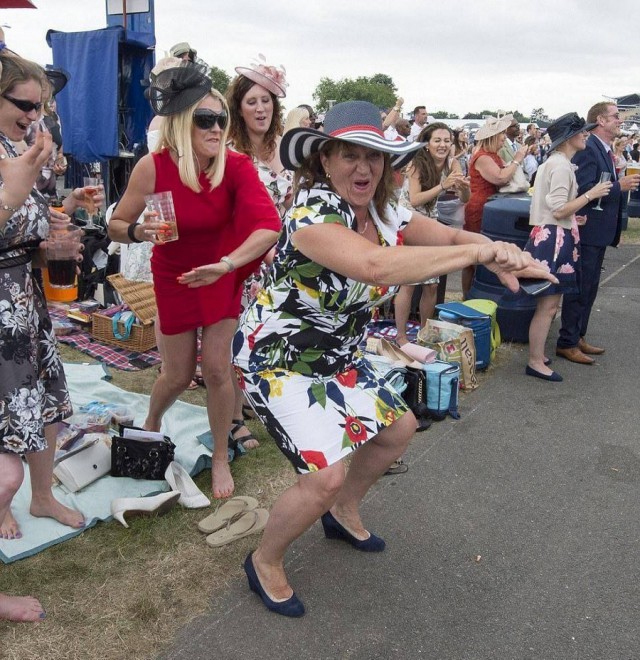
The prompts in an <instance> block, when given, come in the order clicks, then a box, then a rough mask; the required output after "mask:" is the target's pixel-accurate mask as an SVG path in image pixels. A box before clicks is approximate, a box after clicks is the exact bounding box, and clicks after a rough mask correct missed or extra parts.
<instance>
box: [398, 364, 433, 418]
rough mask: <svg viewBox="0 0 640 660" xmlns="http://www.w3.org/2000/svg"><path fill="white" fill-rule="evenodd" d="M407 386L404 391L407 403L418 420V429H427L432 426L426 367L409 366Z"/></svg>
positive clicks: (406, 378)
mask: <svg viewBox="0 0 640 660" xmlns="http://www.w3.org/2000/svg"><path fill="white" fill-rule="evenodd" d="M405 381H406V383H407V387H406V389H405V390H404V392H403V393H402V397H403V398H404V400H405V403H406V404H407V405H408V406H409V408H411V412H412V413H413V414H414V415H415V417H416V420H417V421H418V429H417V430H418V431H426V430H427V429H428V428H429V427H430V426H431V420H430V419H429V411H428V410H427V376H426V374H425V372H424V369H416V368H414V367H407V373H406V375H405Z"/></svg>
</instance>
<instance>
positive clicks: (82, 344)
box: [49, 305, 161, 371]
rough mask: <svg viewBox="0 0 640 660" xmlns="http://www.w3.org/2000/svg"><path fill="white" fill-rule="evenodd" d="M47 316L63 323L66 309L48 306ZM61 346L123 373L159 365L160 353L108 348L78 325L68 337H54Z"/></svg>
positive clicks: (152, 350)
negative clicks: (84, 354) (70, 348)
mask: <svg viewBox="0 0 640 660" xmlns="http://www.w3.org/2000/svg"><path fill="white" fill-rule="evenodd" d="M49 314H50V316H51V320H52V321H65V320H67V316H66V307H61V306H57V305H49ZM56 338H57V340H58V341H59V342H60V343H62V344H67V346H71V347H72V348H75V349H76V350H78V351H81V352H82V353H86V354H87V355H90V356H91V357H92V358H95V359H96V360H98V361H99V362H103V363H104V364H106V365H107V366H109V367H114V368H115V369H122V370H123V371H139V370H140V369H147V368H148V367H153V366H155V365H157V364H160V362H161V358H160V353H158V351H157V350H155V349H151V350H148V351H146V352H144V353H139V352H138V351H127V350H126V349H124V348H119V347H118V346H109V345H108V344H103V343H102V342H101V341H98V340H97V339H94V338H93V337H92V336H91V335H90V334H89V332H87V330H84V329H83V328H82V326H80V325H78V326H77V330H76V331H75V332H73V333H72V334H69V335H61V336H57V337H56Z"/></svg>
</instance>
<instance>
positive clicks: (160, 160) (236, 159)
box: [151, 149, 282, 335]
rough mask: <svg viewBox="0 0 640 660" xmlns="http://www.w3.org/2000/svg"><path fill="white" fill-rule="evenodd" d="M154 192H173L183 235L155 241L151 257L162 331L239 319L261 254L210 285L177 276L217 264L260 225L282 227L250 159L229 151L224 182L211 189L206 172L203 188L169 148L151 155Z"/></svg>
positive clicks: (275, 229) (180, 230) (201, 182)
mask: <svg viewBox="0 0 640 660" xmlns="http://www.w3.org/2000/svg"><path fill="white" fill-rule="evenodd" d="M153 162H154V165H155V169H156V186H155V192H163V191H165V190H170V191H171V192H172V193H173V204H174V207H175V210H176V219H177V223H178V233H179V236H180V238H179V239H178V240H177V241H173V242H171V243H165V244H164V245H155V246H154V247H153V254H152V257H151V272H152V273H153V286H154V289H155V293H156V301H157V304H158V316H159V319H160V327H161V328H162V332H163V333H164V334H167V335H175V334H178V333H180V332H186V331H187V330H193V329H195V328H199V327H203V326H207V325H211V324H213V323H217V322H218V321H220V320H222V319H227V318H234V319H235V318H238V316H239V315H240V298H241V295H242V283H243V282H244V280H245V279H246V278H247V277H248V276H249V275H250V274H251V273H252V272H253V271H254V270H255V269H256V268H257V267H258V265H259V264H260V262H261V260H262V256H264V255H262V256H260V257H259V258H257V259H255V260H254V261H252V262H250V263H248V264H246V265H245V266H242V267H240V268H238V269H237V270H236V271H234V272H233V273H230V274H229V275H223V276H222V277H221V278H220V279H219V280H218V281H217V282H214V283H213V284H209V285H208V286H203V287H198V288H194V289H190V288H189V287H188V286H187V285H186V284H179V283H178V281H177V278H178V277H179V276H180V275H182V274H183V273H186V272H188V271H190V270H191V269H192V268H195V267H196V266H204V265H206V264H214V263H217V262H219V261H220V257H223V256H225V255H228V254H229V253H230V252H232V251H233V250H234V249H236V248H237V247H238V246H239V245H241V244H242V243H244V241H245V240H246V239H247V238H248V237H249V235H250V234H251V233H253V232H254V231H256V230H257V229H270V230H272V231H280V229H281V226H282V224H281V221H280V216H279V215H278V211H277V210H276V208H275V206H274V204H273V202H272V201H271V198H270V197H269V194H268V193H267V190H266V188H265V187H264V185H263V184H262V182H261V181H260V179H259V178H258V174H257V172H256V169H255V167H254V166H253V163H252V162H251V159H250V158H248V157H247V156H244V155H242V154H238V153H234V152H233V151H230V150H227V155H226V164H225V171H224V177H223V179H222V183H221V184H220V185H219V186H218V187H217V188H215V189H214V190H210V188H209V181H208V180H207V178H206V175H205V174H204V173H202V174H200V185H201V186H202V188H203V190H202V192H200V193H196V192H194V191H193V190H191V188H187V187H186V186H185V185H184V184H183V183H182V181H180V175H179V173H178V167H177V165H176V164H175V163H174V162H173V160H172V159H171V155H170V153H169V151H168V150H167V149H164V150H163V151H161V152H160V153H154V154H153Z"/></svg>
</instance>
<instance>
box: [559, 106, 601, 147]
mask: <svg viewBox="0 0 640 660" xmlns="http://www.w3.org/2000/svg"><path fill="white" fill-rule="evenodd" d="M597 125H598V124H597V123H595V122H594V123H591V124H587V122H586V121H585V120H584V119H583V118H582V117H580V116H579V115H578V113H577V112H568V113H567V114H566V115H562V117H558V119H556V120H555V121H554V122H553V123H551V124H549V126H548V127H547V135H548V136H549V137H550V138H551V140H552V142H551V145H550V146H549V151H553V150H554V149H555V148H556V147H559V146H560V145H561V144H562V143H563V142H566V141H567V140H570V139H571V138H572V137H573V136H574V135H577V134H578V133H582V131H592V130H593V129H594V128H595V127H596V126H597Z"/></svg>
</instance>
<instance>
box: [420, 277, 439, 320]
mask: <svg viewBox="0 0 640 660" xmlns="http://www.w3.org/2000/svg"><path fill="white" fill-rule="evenodd" d="M437 297H438V285H437V284H423V285H422V294H421V296H420V327H422V328H424V326H425V325H427V321H428V320H429V319H430V318H433V313H434V312H435V311H436V298H437Z"/></svg>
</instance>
